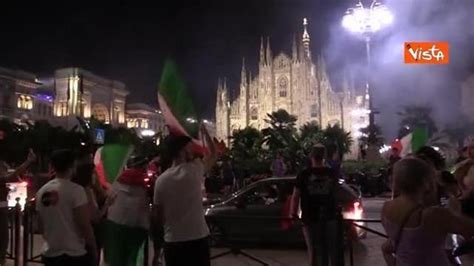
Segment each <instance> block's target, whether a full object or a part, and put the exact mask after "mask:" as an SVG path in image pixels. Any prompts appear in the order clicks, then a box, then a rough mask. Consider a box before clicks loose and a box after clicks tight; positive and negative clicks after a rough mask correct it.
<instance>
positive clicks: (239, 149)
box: [230, 127, 269, 174]
mask: <svg viewBox="0 0 474 266" xmlns="http://www.w3.org/2000/svg"><path fill="white" fill-rule="evenodd" d="M231 139H232V146H231V149H230V155H231V157H232V159H233V160H234V162H235V163H236V165H235V166H236V168H238V169H239V170H240V171H243V172H249V173H252V174H255V173H261V172H265V171H267V170H268V169H269V163H268V162H267V161H266V151H265V150H264V149H263V148H262V144H263V142H264V139H263V135H262V133H260V131H258V130H257V129H255V128H253V127H246V128H244V129H241V130H237V131H234V134H233V135H232V137H231Z"/></svg>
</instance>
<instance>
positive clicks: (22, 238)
mask: <svg viewBox="0 0 474 266" xmlns="http://www.w3.org/2000/svg"><path fill="white" fill-rule="evenodd" d="M10 213H11V215H10V224H11V228H10V235H11V238H10V249H9V253H8V258H9V259H12V260H14V265H15V266H20V263H21V262H22V264H21V265H23V266H27V265H28V264H29V263H31V262H34V263H42V261H41V254H34V251H35V245H34V244H35V235H37V234H39V232H38V230H37V226H36V223H35V222H36V219H37V218H36V215H37V214H36V211H35V208H34V205H32V204H31V203H27V204H26V205H25V208H24V211H23V212H22V211H21V206H20V204H19V203H17V205H16V207H14V208H11V210H10ZM227 219H232V220H233V221H236V220H237V221H238V220H254V221H255V220H278V221H291V222H293V223H294V224H295V225H296V226H298V227H302V223H301V220H300V219H295V218H288V217H276V216H274V217H269V216H224V215H219V216H213V217H212V219H211V220H212V221H214V222H215V221H225V220H227ZM337 221H338V223H337V224H338V231H339V232H342V234H340V235H339V237H338V241H337V247H338V248H337V251H338V252H340V253H339V254H338V256H339V257H341V258H343V259H341V260H340V261H339V263H338V264H337V266H344V264H345V261H346V257H345V254H344V250H345V248H348V251H349V258H348V262H349V265H350V266H353V265H354V251H353V243H352V242H353V239H352V238H351V237H346V238H345V239H344V235H346V236H347V235H348V234H349V232H348V231H347V228H348V225H352V226H355V227H358V228H360V229H362V230H364V231H366V232H367V233H372V234H375V235H377V236H380V237H383V238H387V235H385V234H384V233H383V232H378V231H377V230H374V229H372V228H369V227H367V226H365V225H361V224H360V223H364V224H368V223H381V221H380V220H376V219H344V218H343V217H342V215H338V217H337ZM22 228H23V230H22ZM22 232H23V234H21V233H22ZM212 237H213V236H212V235H211V238H212ZM148 246H149V239H148V238H147V239H146V241H145V243H144V254H143V256H144V265H149V257H150V253H149V248H148ZM21 248H22V251H21ZM223 248H225V249H227V250H226V251H223V252H221V253H219V254H216V255H213V256H212V257H211V259H212V260H215V259H218V258H222V257H224V256H227V255H234V256H243V257H246V258H247V259H250V260H253V261H254V262H256V263H259V264H260V265H269V264H268V263H267V262H265V261H264V260H263V259H260V258H258V257H256V256H254V255H251V254H249V253H247V252H246V251H244V247H243V246H241V245H239V244H238V243H235V242H234V241H231V240H229V239H223ZM327 248H328V247H323V250H327ZM21 253H22V254H21ZM21 255H22V256H21ZM151 255H153V254H151ZM20 257H21V258H20ZM326 261H327V260H326ZM325 265H327V264H323V265H322V266H325Z"/></svg>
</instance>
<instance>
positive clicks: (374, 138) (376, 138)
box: [358, 125, 385, 147]
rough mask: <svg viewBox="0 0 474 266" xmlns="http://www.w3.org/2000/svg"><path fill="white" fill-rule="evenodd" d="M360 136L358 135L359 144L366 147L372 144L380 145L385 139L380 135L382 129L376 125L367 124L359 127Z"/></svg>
mask: <svg viewBox="0 0 474 266" xmlns="http://www.w3.org/2000/svg"><path fill="white" fill-rule="evenodd" d="M360 133H361V134H362V136H360V137H359V139H358V140H359V144H360V145H362V146H364V147H366V146H369V145H374V146H376V147H382V146H383V144H384V141H385V139H384V138H383V136H382V129H381V128H380V127H379V126H377V125H373V126H370V125H369V126H367V127H364V128H361V129H360Z"/></svg>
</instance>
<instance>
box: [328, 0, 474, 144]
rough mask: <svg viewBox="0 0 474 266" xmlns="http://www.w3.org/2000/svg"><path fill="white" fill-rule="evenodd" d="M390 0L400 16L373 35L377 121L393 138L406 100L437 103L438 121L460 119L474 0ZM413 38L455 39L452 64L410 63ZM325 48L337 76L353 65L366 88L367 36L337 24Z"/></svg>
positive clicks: (472, 44) (471, 55) (472, 46)
mask: <svg viewBox="0 0 474 266" xmlns="http://www.w3.org/2000/svg"><path fill="white" fill-rule="evenodd" d="M385 4H386V5H387V6H388V7H389V8H390V9H391V11H392V12H393V13H394V17H395V21H394V23H393V25H392V26H391V27H390V28H388V29H384V30H382V32H380V33H377V35H376V36H375V38H374V39H373V41H372V53H371V55H372V69H371V70H370V76H371V78H372V82H373V88H374V96H373V97H374V98H373V99H374V105H375V107H376V108H377V109H378V110H379V111H380V115H378V117H377V124H379V125H380V126H381V127H382V130H383V132H384V135H385V136H386V138H387V140H389V139H390V138H393V137H395V136H396V133H397V131H398V128H399V117H398V116H397V112H398V111H400V110H401V109H402V107H403V106H404V105H410V104H419V105H428V106H431V107H432V108H433V116H434V119H435V120H436V122H437V123H438V127H439V128H443V127H444V126H445V125H447V124H449V123H450V122H454V121H456V119H459V116H460V113H461V112H460V111H461V110H460V108H459V105H460V104H459V103H460V101H459V97H460V86H461V84H462V82H463V81H464V80H465V79H466V78H467V76H468V75H469V69H472V67H473V66H474V64H473V62H474V51H473V50H474V1H472V0H451V1H448V0H416V1H414V0H388V1H386V2H385ZM407 41H447V42H449V45H450V64H449V65H406V64H404V62H403V44H404V42H407ZM324 54H325V57H326V59H327V62H328V65H329V67H330V68H332V69H333V70H335V76H336V79H338V78H341V77H342V73H343V71H342V70H344V67H343V66H348V67H349V69H350V70H351V72H352V73H353V74H354V75H355V77H356V80H355V82H356V84H358V85H359V88H360V89H362V85H363V82H364V80H365V73H366V72H365V71H366V54H365V48H364V43H363V40H362V39H358V38H357V36H354V35H352V34H349V33H347V32H345V30H344V29H342V27H341V25H335V26H333V27H332V28H331V33H330V40H329V43H328V45H327V46H326V47H325V49H324ZM333 72H334V71H333Z"/></svg>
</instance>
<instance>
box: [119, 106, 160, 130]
mask: <svg viewBox="0 0 474 266" xmlns="http://www.w3.org/2000/svg"><path fill="white" fill-rule="evenodd" d="M126 121H127V127H128V128H134V129H136V130H138V131H140V132H142V131H143V130H146V132H150V133H151V132H154V133H157V132H163V131H164V129H165V121H164V119H163V115H162V114H161V111H159V110H158V109H156V108H153V107H151V106H149V105H147V104H144V103H133V104H127V111H126Z"/></svg>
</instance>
